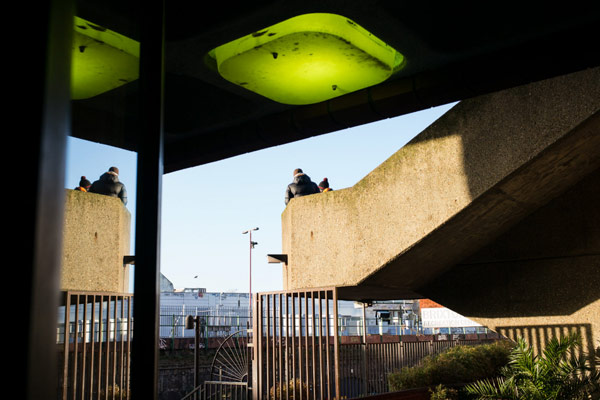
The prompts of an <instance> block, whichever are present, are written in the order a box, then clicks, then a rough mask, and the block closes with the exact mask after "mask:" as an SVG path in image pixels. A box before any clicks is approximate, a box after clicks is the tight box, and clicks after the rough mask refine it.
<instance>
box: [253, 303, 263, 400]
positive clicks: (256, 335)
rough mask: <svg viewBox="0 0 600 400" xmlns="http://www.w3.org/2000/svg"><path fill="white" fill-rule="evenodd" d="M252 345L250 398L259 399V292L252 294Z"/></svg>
mask: <svg viewBox="0 0 600 400" xmlns="http://www.w3.org/2000/svg"><path fill="white" fill-rule="evenodd" d="M252 345H253V348H252V353H253V357H252V399H253V400H259V399H260V396H259V393H260V390H261V387H262V386H261V383H262V379H261V378H262V377H261V372H262V371H261V369H262V368H261V365H262V354H261V352H262V305H261V296H260V294H259V293H256V294H255V295H254V308H253V309H252Z"/></svg>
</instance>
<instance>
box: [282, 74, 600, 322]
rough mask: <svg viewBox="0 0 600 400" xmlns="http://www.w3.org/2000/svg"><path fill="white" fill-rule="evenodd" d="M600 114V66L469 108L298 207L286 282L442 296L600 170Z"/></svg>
mask: <svg viewBox="0 0 600 400" xmlns="http://www.w3.org/2000/svg"><path fill="white" fill-rule="evenodd" d="M599 110H600V70H599V69H598V68H595V69H590V70H585V71H582V72H578V73H575V74H571V75H565V76H561V77H558V78H555V79H552V80H547V81H541V82H537V83H532V84H529V85H525V86H521V87H517V88H513V89H510V90H506V91H502V92H498V93H494V94H491V95H486V96H481V97H478V98H473V99H470V100H465V101H463V102H461V103H459V104H458V105H456V106H455V107H454V108H452V109H451V110H450V111H449V112H448V113H447V114H445V115H444V116H442V117H441V118H440V119H439V120H438V121H436V122H435V123H433V124H432V125H431V126H430V127H428V128H427V129H426V130H425V131H423V132H422V133H421V134H420V135H418V136H417V137H416V138H415V139H414V140H412V141H411V142H410V143H408V144H407V145H406V146H405V147H403V148H402V149H400V150H399V151H398V152H397V153H395V154H394V155H393V156H392V157H390V158H389V159H388V160H386V161H385V162H383V163H382V164H381V165H380V166H379V167H377V168H376V169H375V170H373V171H372V172H371V173H370V174H369V175H367V176H366V177H365V178H364V179H362V180H361V181H360V182H358V183H357V184H356V185H355V186H353V187H351V188H347V189H343V190H335V191H332V192H329V193H325V194H318V195H312V196H307V197H302V198H298V199H293V200H292V201H291V202H290V204H289V205H288V206H287V208H286V210H285V211H284V212H283V214H282V230H283V241H282V247H283V249H282V250H283V253H285V254H287V256H288V263H287V265H284V267H283V268H284V287H285V288H286V289H297V288H309V287H324V286H332V285H335V286H341V287H343V288H342V289H341V290H340V296H341V297H342V298H347V299H354V300H361V299H363V300H364V299H369V300H372V299H401V298H405V299H406V298H419V297H425V296H427V297H430V298H433V299H434V300H435V295H436V293H441V292H442V291H443V290H442V289H441V288H445V289H444V290H446V289H447V287H445V286H444V284H443V282H442V283H440V281H439V279H440V277H442V276H444V275H445V274H449V273H451V271H453V270H454V269H455V268H456V266H457V265H459V264H460V263H461V262H463V261H464V260H466V259H468V258H469V257H470V256H472V255H474V254H476V253H477V252H478V251H480V250H481V249H483V248H485V247H486V246H490V245H491V244H493V243H494V241H495V240H497V239H498V238H501V237H502V235H503V234H506V233H507V232H509V231H510V230H511V229H512V228H514V227H515V226H517V225H518V224H519V223H521V222H522V221H524V220H525V218H526V217H527V216H530V215H532V214H533V213H534V212H536V211H537V210H540V209H541V208H542V207H544V206H545V205H547V204H548V203H549V202H550V201H552V200H553V199H556V198H560V196H562V195H563V194H564V193H566V192H567V191H568V190H570V189H571V188H573V187H574V186H575V185H576V184H578V183H579V182H581V181H582V180H584V179H591V178H589V177H590V176H591V177H594V176H597V175H598V174H597V173H596V174H595V175H594V172H595V171H597V170H598V168H599V167H600V111H599ZM398 129H402V128H401V127H399V128H398ZM349 162H351V160H349ZM591 182H595V183H598V179H595V180H594V179H592V181H591ZM595 190H596V191H595V192H594V193H597V191H598V189H597V188H596V189H595ZM588 195H589V193H588ZM592 195H593V194H592ZM597 215H598V214H597V213H592V214H591V215H590V218H597ZM597 222H600V221H594V220H592V221H588V223H589V224H591V226H597V225H598V224H596V223H597ZM540 229H543V227H542V226H540ZM530 232H532V233H531V234H532V235H535V234H536V233H535V232H536V231H535V230H533V231H530ZM596 238H597V235H596ZM593 242H594V243H597V240H596V239H594V240H593ZM590 251H591V252H592V253H594V252H596V254H598V253H600V248H597V246H596V244H594V245H591V250H590ZM596 260H597V257H596ZM596 263H597V261H596ZM596 265H597V264H596ZM595 271H597V269H596V270H595ZM452 277H453V279H454V280H455V281H456V280H460V274H459V275H452ZM479 279H484V280H485V274H482V275H480V276H479ZM590 279H591V281H592V282H594V281H597V280H598V273H597V272H596V273H594V272H592V276H591V278H590ZM599 286H600V285H599ZM464 289H465V288H463V289H462V290H464ZM490 290H492V289H490ZM590 290H592V291H594V289H590ZM595 290H596V293H592V294H591V296H592V298H593V297H595V299H597V298H598V296H596V295H597V289H595ZM432 294H433V296H431V295H432ZM458 295H460V294H458ZM453 296H454V297H456V296H457V294H456V293H454V294H452V295H448V292H447V291H446V298H452V297H453ZM590 301H591V302H593V301H594V300H593V299H592V300H590ZM442 304H443V302H442ZM457 304H458V302H457ZM459 308H460V307H459ZM456 311H458V312H460V310H459V309H456ZM475 313H476V312H475Z"/></svg>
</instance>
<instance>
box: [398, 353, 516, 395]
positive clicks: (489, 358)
mask: <svg viewBox="0 0 600 400" xmlns="http://www.w3.org/2000/svg"><path fill="white" fill-rule="evenodd" d="M512 347H513V344H512V343H511V342H509V341H498V342H495V343H491V344H483V345H477V346H466V345H465V346H456V347H452V348H450V349H448V350H447V351H445V352H443V353H440V354H437V355H432V356H427V357H425V358H424V359H423V360H422V362H421V364H420V365H418V366H415V367H411V368H403V369H402V370H400V371H398V372H394V373H392V374H390V375H388V383H389V386H390V390H391V391H398V390H405V389H412V388H418V387H433V386H437V385H439V384H444V385H450V384H457V383H467V382H473V381H476V380H478V379H483V378H488V377H493V376H497V375H498V374H499V371H500V368H501V367H502V366H504V365H506V363H507V362H508V356H509V354H510V351H511V349H512Z"/></svg>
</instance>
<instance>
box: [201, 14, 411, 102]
mask: <svg viewBox="0 0 600 400" xmlns="http://www.w3.org/2000/svg"><path fill="white" fill-rule="evenodd" d="M210 55H211V56H212V57H213V58H215V59H216V62H217V67H218V71H219V74H220V75H221V76H222V77H223V78H225V79H226V80H228V81H230V82H232V83H235V84H236V85H239V86H241V87H244V88H246V89H248V90H251V91H253V92H255V93H258V94H260V95H262V96H265V97H267V98H269V99H271V100H274V101H277V102H280V103H284V104H296V105H301V104H311V103H318V102H320V101H324V100H327V99H331V98H334V97H337V96H341V95H343V94H346V93H350V92H354V91H356V90H360V89H363V88H366V87H369V86H373V85H376V84H378V83H381V82H383V81H385V80H386V79H388V78H389V77H390V76H391V75H392V73H393V72H394V71H396V70H398V69H399V68H401V67H402V66H403V64H404V56H403V55H402V54H400V53H399V52H397V51H396V50H394V49H393V48H392V47H390V46H388V45H386V44H385V43H384V42H382V41H381V40H379V39H378V38H377V37H375V36H373V35H372V34H370V33H369V32H368V31H366V30H365V29H363V28H362V27H360V26H359V25H358V24H356V23H355V22H353V21H351V20H349V19H347V18H345V17H342V16H339V15H335V14H305V15H300V16H297V17H294V18H291V19H288V20H286V21H283V22H280V23H278V24H276V25H273V26H271V27H268V28H266V29H263V30H261V31H259V32H255V33H252V34H250V35H247V36H244V37H242V38H240V39H237V40H234V41H231V42H229V43H226V44H224V45H222V46H219V47H217V48H215V49H214V50H212V51H211V53H210Z"/></svg>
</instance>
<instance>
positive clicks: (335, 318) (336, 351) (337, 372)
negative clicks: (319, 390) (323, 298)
mask: <svg viewBox="0 0 600 400" xmlns="http://www.w3.org/2000/svg"><path fill="white" fill-rule="evenodd" d="M338 323H339V322H338V297H337V288H335V287H334V288H333V357H334V367H335V397H336V398H337V399H341V398H342V393H341V392H340V390H341V388H340V346H339V327H338Z"/></svg>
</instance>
